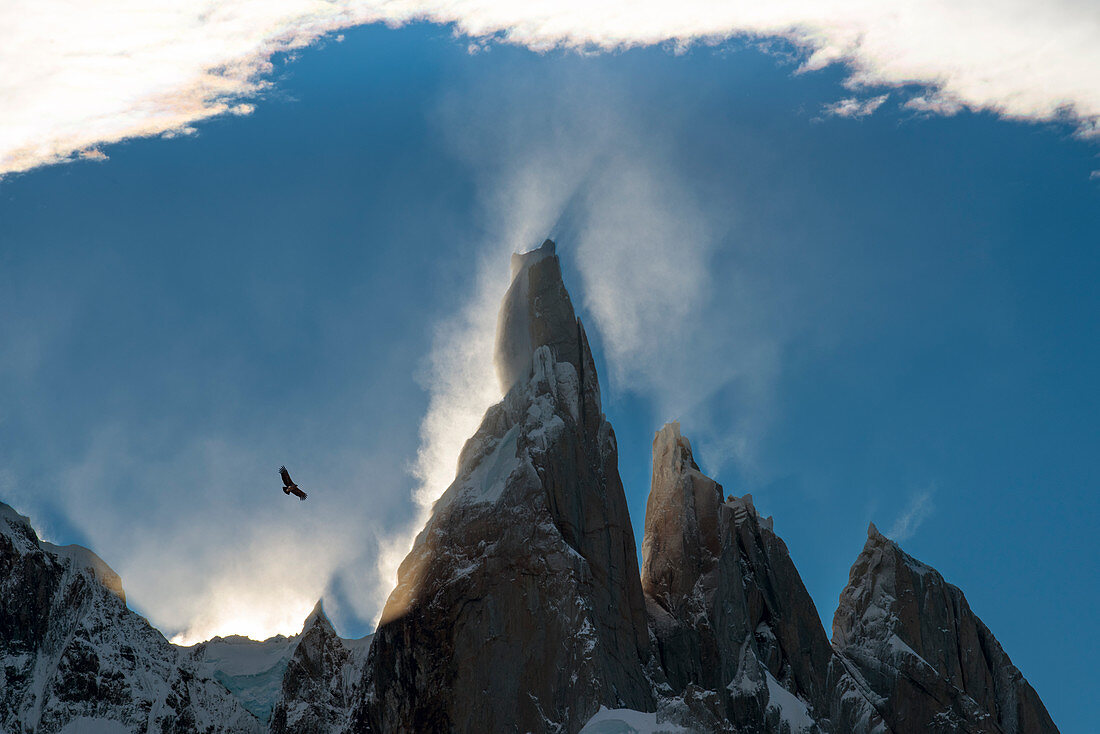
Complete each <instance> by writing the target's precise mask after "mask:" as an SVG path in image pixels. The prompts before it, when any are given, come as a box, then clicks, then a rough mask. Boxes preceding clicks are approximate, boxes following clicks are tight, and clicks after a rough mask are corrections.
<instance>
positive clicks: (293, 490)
mask: <svg viewBox="0 0 1100 734" xmlns="http://www.w3.org/2000/svg"><path fill="white" fill-rule="evenodd" d="M279 475H280V476H281V477H282V478H283V494H292V495H294V496H295V497H297V498H298V499H300V500H304V499H305V498H306V493H305V492H303V491H302V490H301V489H299V488H298V485H297V484H295V483H294V480H293V479H291V478H290V472H288V471H287V470H286V467H285V466H280V467H279Z"/></svg>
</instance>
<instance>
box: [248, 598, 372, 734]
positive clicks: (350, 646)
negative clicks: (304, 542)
mask: <svg viewBox="0 0 1100 734" xmlns="http://www.w3.org/2000/svg"><path fill="white" fill-rule="evenodd" d="M369 646H370V637H369V636H368V637H366V638H363V639H361V640H344V639H342V638H340V637H338V636H337V634H336V631H335V630H334V629H333V628H332V623H331V622H329V620H328V617H326V616H325V611H324V609H323V608H322V607H321V602H317V606H316V607H314V609H313V613H312V614H310V615H309V617H308V618H307V619H306V622H305V625H303V628H302V634H301V635H300V636H299V638H298V644H297V646H296V647H295V649H294V655H293V656H292V657H291V659H290V662H289V663H288V664H287V667H286V672H285V673H284V674H283V682H282V690H281V693H280V696H279V702H278V703H277V704H276V706H275V710H274V713H273V714H272V717H271V727H270V729H269V731H270V732H272V734H336V732H343V731H347V730H348V727H349V726H350V721H349V719H350V716H351V712H352V710H353V708H354V706H355V702H356V700H357V699H358V698H359V695H360V690H359V686H360V684H361V681H362V677H363V663H364V662H365V661H366V656H367V650H368V649H369Z"/></svg>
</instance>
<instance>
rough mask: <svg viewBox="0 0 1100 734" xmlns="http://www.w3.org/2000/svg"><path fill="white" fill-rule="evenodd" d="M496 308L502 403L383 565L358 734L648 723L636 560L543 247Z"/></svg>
mask: <svg viewBox="0 0 1100 734" xmlns="http://www.w3.org/2000/svg"><path fill="white" fill-rule="evenodd" d="M512 267H513V279H512V283H511V286H510V287H509V289H508V292H507V295H506V296H505V299H504V303H503V305H502V307H501V311H500V320H499V324H498V332H497V333H498V338H497V358H496V362H497V369H498V375H499V376H500V380H501V383H502V384H503V385H504V386H505V388H506V390H507V394H506V395H505V398H504V400H502V401H501V402H500V403H498V404H497V405H495V406H493V407H492V408H490V409H489V410H488V411H487V413H486V415H485V418H484V419H483V421H482V424H481V426H480V428H479V429H478V431H477V433H475V435H474V436H473V437H472V438H471V439H470V440H469V441H468V442H467V444H466V446H465V448H464V449H463V452H462V455H461V458H460V461H459V464H460V466H459V471H458V476H457V477H456V479H455V482H454V483H453V484H452V485H451V487H450V488H449V489H448V490H447V491H446V492H445V493H444V494H443V496H442V497H441V498H440V500H439V501H438V502H437V503H436V505H435V507H434V509H433V514H432V517H431V519H430V520H429V521H428V524H427V525H426V526H425V528H424V530H423V532H422V533H421V534H420V535H419V537H418V538H417V540H416V543H415V545H414V547H413V550H412V552H411V553H410V554H409V556H408V557H407V558H406V559H405V561H404V562H403V563H402V565H401V569H400V571H399V574H398V586H397V588H396V589H395V590H394V592H393V594H392V595H391V596H390V599H389V600H388V601H387V603H386V608H385V610H384V611H383V615H382V623H381V624H380V626H379V630H378V632H377V634H376V636H375V639H374V642H373V645H372V648H371V656H370V660H369V662H368V667H367V669H368V673H367V675H368V677H369V678H370V681H369V686H368V694H367V695H366V696H365V698H364V700H363V702H362V705H361V707H360V709H359V711H358V713H357V718H356V721H357V725H358V726H359V728H360V729H361V730H366V731H376V732H387V733H388V732H413V731H455V732H483V731H513V730H518V731H525V732H526V731H533V732H551V731H554V732H557V731H564V732H575V731H578V730H579V729H580V727H581V726H582V725H583V724H584V722H585V721H587V720H588V718H589V717H591V716H592V714H594V713H595V712H596V711H597V710H598V709H599V707H600V706H601V705H602V706H606V707H608V708H620V707H629V708H633V709H637V710H643V711H645V710H650V711H651V710H653V706H654V697H653V692H652V688H651V685H650V682H649V681H648V680H647V678H646V675H645V672H644V666H645V664H646V662H647V660H648V659H649V634H648V630H647V627H646V618H645V607H644V601H643V596H642V591H641V585H640V582H639V574H638V565H637V554H636V549H635V546H634V536H633V532H632V530H631V527H630V518H629V516H628V514H627V509H626V498H625V496H624V493H623V488H622V483H621V481H620V479H619V473H618V455H617V447H616V443H615V434H614V431H612V429H611V425H610V424H609V423H608V422H607V421H606V420H605V419H604V416H603V413H602V412H601V408H600V395H599V387H598V382H597V376H596V370H595V365H594V362H593V360H592V355H591V352H590V351H589V347H588V341H587V338H586V337H585V334H584V329H583V328H582V327H581V325H580V323H579V321H578V320H577V318H576V314H575V312H574V309H573V304H572V302H571V300H570V298H569V294H568V292H567V291H566V289H565V285H564V283H563V282H562V276H561V266H560V263H559V261H558V257H557V255H556V254H555V253H554V245H553V243H552V242H549V241H547V242H546V243H544V245H543V246H542V247H540V248H539V249H538V250H535V251H533V252H531V253H527V254H524V255H517V256H515V257H514V258H513V261H512Z"/></svg>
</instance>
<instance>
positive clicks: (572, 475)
mask: <svg viewBox="0 0 1100 734" xmlns="http://www.w3.org/2000/svg"><path fill="white" fill-rule="evenodd" d="M495 361H496V367H497V375H498V378H499V380H500V382H501V386H502V389H503V391H504V393H505V395H504V398H503V399H502V400H501V401H500V402H499V403H498V404H496V405H494V406H492V407H490V408H489V409H488V410H487V411H486V414H485V416H484V418H483V420H482V422H481V425H480V426H479V428H478V430H477V431H476V432H475V434H474V435H473V436H472V437H471V438H470V439H469V440H468V441H467V443H466V445H465V446H464V448H463V450H462V453H461V457H460V461H459V467H458V471H457V473H456V478H455V481H454V482H453V483H452V485H451V486H450V487H449V488H447V490H446V491H445V492H444V493H443V495H442V496H441V497H440V499H439V500H438V501H437V502H436V504H435V506H434V507H433V509H432V514H431V517H430V518H429V520H428V521H427V523H426V525H425V527H424V529H423V530H422V531H421V533H420V534H419V535H418V537H417V539H416V541H415V543H414V546H413V548H412V550H411V551H410V553H409V555H408V557H406V559H405V560H404V562H403V563H402V564H401V569H400V571H399V576H398V585H397V587H396V588H395V589H394V590H393V592H392V593H391V595H390V597H389V598H388V599H387V601H386V605H385V608H384V610H383V613H382V617H381V621H380V623H379V626H378V629H377V630H376V632H375V633H374V634H373V635H369V636H367V637H365V638H362V639H360V640H345V639H343V638H340V637H339V636H338V635H337V634H336V632H335V630H334V628H333V627H332V624H331V622H330V621H329V620H328V618H327V616H326V615H325V612H324V608H323V605H322V603H321V601H318V603H317V605H316V606H315V607H314V609H313V611H312V612H311V613H310V614H309V616H308V617H307V618H306V620H305V621H304V623H303V630H302V632H301V633H299V634H297V635H293V636H290V637H281V636H279V637H274V638H271V639H269V640H266V641H262V642H258V641H251V640H246V639H244V638H236V637H230V638H215V639H213V640H209V641H206V642H204V643H200V644H198V645H195V646H193V647H191V648H177V647H174V646H172V645H170V644H169V643H168V642H167V641H166V640H164V639H163V636H161V635H160V634H159V632H157V631H156V630H155V629H153V628H152V627H150V626H149V625H148V623H147V622H146V621H145V620H144V619H143V618H141V617H140V615H137V614H136V613H134V612H133V611H131V610H129V609H128V608H127V607H126V604H125V592H124V591H123V589H122V584H121V579H119V578H118V576H117V574H114V572H113V571H112V570H111V569H110V567H109V566H108V565H107V564H106V563H104V562H103V561H102V559H100V558H99V557H98V556H96V555H95V554H94V553H92V552H91V551H88V550H87V549H83V548H80V547H79V546H66V547H64V548H59V547H58V546H53V545H50V544H48V543H44V542H41V541H39V540H38V538H37V536H36V535H35V533H34V531H33V528H32V527H31V524H30V522H29V520H27V518H25V517H23V516H21V515H19V514H18V513H16V512H15V511H14V510H12V509H11V508H9V507H7V506H6V505H3V504H2V503H0V572H2V573H0V632H2V633H3V634H2V635H0V677H2V679H0V683H3V684H4V685H3V686H0V690H3V694H2V697H0V730H3V729H5V728H6V729H11V730H12V731H20V732H25V731H26V732H29V731H38V732H43V734H54V732H61V731H66V732H67V731H76V730H79V727H80V726H84V725H86V724H87V722H101V723H102V722H108V723H112V722H113V723H114V724H117V725H118V729H117V731H135V732H136V731H161V732H183V731H204V732H207V734H221V733H222V732H226V733H227V734H228V733H229V732H234V733H235V732H259V731H264V730H266V731H269V732H272V733H273V734H285V733H288V732H300V733H302V734H337V733H338V732H339V733H342V732H359V733H371V734H374V733H382V732H385V733H386V734H389V732H446V731H456V732H484V731H490V732H496V731H500V732H526V731H531V732H547V733H550V732H553V733H555V734H561V733H563V732H567V733H569V734H575V733H576V732H585V734H607V733H608V732H619V733H625V732H636V733H637V734H645V733H646V732H654V733H655V732H658V731H660V732H730V733H738V734H917V733H918V732H926V731H930V732H942V733H943V734H947V733H948V732H972V733H974V734H978V733H981V734H1048V732H1057V728H1056V727H1055V725H1054V724H1053V722H1052V721H1051V720H1050V717H1049V714H1048V713H1047V712H1046V709H1045V708H1044V707H1043V704H1042V701H1041V700H1040V699H1039V697H1038V694H1036V693H1035V691H1034V689H1033V688H1032V687H1031V686H1030V684H1028V683H1027V681H1026V679H1024V677H1023V675H1022V673H1020V671H1019V670H1018V669H1017V668H1016V667H1015V666H1014V665H1013V664H1012V662H1011V660H1010V659H1009V658H1008V656H1007V654H1005V653H1004V650H1003V649H1002V648H1001V646H1000V644H999V643H998V642H997V640H996V638H995V637H994V636H993V634H992V633H991V632H990V631H989V630H988V628H987V627H986V626H985V625H984V624H983V623H982V621H981V620H980V619H979V618H978V617H977V616H976V615H975V614H974V613H973V612H972V610H970V608H969V605H968V604H967V602H966V599H965V596H964V595H963V593H962V591H961V590H959V589H958V588H957V587H955V586H952V585H951V584H949V583H947V582H946V581H945V580H944V579H943V577H942V576H941V575H940V574H939V573H938V572H937V571H935V569H932V568H931V567H930V566H927V565H926V564H923V563H921V562H920V561H918V560H916V559H915V558H913V557H912V556H910V555H908V554H906V553H905V552H904V551H903V550H901V548H900V546H899V545H898V544H897V543H895V542H894V541H891V540H889V539H888V538H886V537H885V536H883V535H882V534H881V533H879V532H878V530H877V528H875V526H874V525H873V524H872V525H871V526H870V527H869V528H868V538H867V542H866V543H865V545H864V548H863V550H862V551H861V552H860V554H859V555H858V556H857V558H856V560H855V562H854V564H853V566H852V569H851V572H850V575H849V581H848V584H847V585H846V586H845V588H844V590H843V591H842V592H841V594H840V597H839V603H838V606H837V608H836V611H835V613H834V615H833V627H832V636H831V639H830V637H829V635H827V633H826V630H825V626H824V625H823V624H822V620H821V617H820V615H819V614H818V610H817V608H816V606H815V605H814V602H813V600H812V598H811V597H810V596H809V594H808V592H807V591H806V588H805V585H804V584H803V583H802V580H801V578H800V576H799V574H798V570H797V568H796V567H795V565H794V562H793V561H792V559H791V558H790V555H789V553H788V550H787V547H786V544H785V543H784V541H783V539H782V538H781V537H780V536H779V535H778V534H777V533H776V531H775V528H774V523H773V521H772V519H771V518H766V517H763V516H761V515H760V513H759V512H757V510H756V507H755V505H754V502H753V499H752V496H751V495H744V496H742V497H735V496H733V495H726V493H725V490H724V489H723V487H722V486H721V484H719V483H718V482H716V481H715V480H714V479H712V478H710V477H708V476H706V474H704V473H703V472H702V471H701V470H700V469H699V466H698V464H697V463H696V457H695V454H694V452H693V449H692V446H691V442H690V441H689V440H688V438H687V437H686V436H684V435H683V434H682V432H681V430H680V426H679V424H678V423H669V424H667V425H665V426H664V427H662V428H661V429H660V430H658V431H657V432H656V433H655V436H654V441H653V471H652V475H651V487H650V494H649V497H648V500H647V504H646V514H645V519H644V532H643V542H642V547H641V554H640V555H641V563H640V564H639V562H638V557H639V554H638V550H637V548H636V547H635V544H634V543H635V541H634V533H633V530H632V525H631V519H630V516H629V513H628V512H627V508H626V500H625V493H624V490H623V487H622V481H621V479H620V477H619V473H618V446H617V441H616V437H615V432H614V429H613V428H612V426H611V424H610V423H609V422H608V420H607V418H606V416H605V415H604V413H603V410H602V403H601V395H600V386H599V381H598V376H597V374H596V369H595V362H594V359H593V356H592V353H591V350H590V347H589V344H588V339H587V336H586V334H585V331H584V327H583V324H582V323H581V321H580V320H579V319H578V318H577V315H576V313H575V310H574V308H573V305H572V302H571V300H570V297H569V294H568V291H567V289H566V288H565V284H564V281H563V279H562V273H561V266H560V262H559V260H558V256H557V254H556V248H555V245H554V243H553V242H551V241H549V240H547V241H546V242H544V243H543V245H542V246H541V247H539V248H537V249H535V250H533V251H531V252H529V253H524V254H517V255H515V256H513V258H512V283H511V285H510V287H509V289H508V292H507V294H506V295H505V297H504V300H503V303H502V306H501V311H500V317H499V321H498V331H497V340H496V360H495ZM74 599H75V600H76V601H77V602H79V603H76V604H68V603H64V602H65V600H74ZM136 642H140V643H141V644H139V645H137V646H136V647H135V643H136ZM42 671H46V672H45V673H43V672H42ZM50 671H52V672H50ZM104 701H106V703H104ZM72 727H77V729H75V730H74V729H73V728H72ZM112 731H113V730H112Z"/></svg>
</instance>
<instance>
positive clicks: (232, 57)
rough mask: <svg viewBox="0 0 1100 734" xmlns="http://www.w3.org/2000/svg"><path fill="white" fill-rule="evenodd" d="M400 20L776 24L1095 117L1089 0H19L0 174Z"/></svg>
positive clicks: (512, 35)
mask: <svg viewBox="0 0 1100 734" xmlns="http://www.w3.org/2000/svg"><path fill="white" fill-rule="evenodd" d="M412 21H428V22H433V23H439V24H450V25H452V26H453V27H454V29H455V31H456V33H458V34H461V35H464V36H468V37H471V38H474V39H478V40H479V41H481V42H482V43H484V42H493V41H496V42H503V43H512V44H519V45H523V46H527V47H529V48H532V49H535V50H539V51H545V50H549V49H555V48H566V49H577V50H584V51H601V50H615V49H623V48H630V47H635V46H646V45H656V44H669V45H671V46H672V47H673V48H674V49H676V50H680V49H684V48H686V47H689V46H691V45H693V44H715V43H720V42H722V41H724V40H726V39H729V38H733V37H739V36H740V37H749V38H756V39H768V38H782V39H786V40H787V41H790V42H791V43H793V44H795V45H796V46H797V47H798V48H799V49H800V51H801V52H802V54H803V64H802V67H801V68H802V69H804V70H815V69H821V68H823V67H825V66H827V65H829V64H832V63H837V62H841V63H844V64H847V66H848V68H849V76H848V85H849V86H850V87H851V88H852V89H855V90H861V89H870V90H881V88H882V87H901V86H909V85H921V86H923V87H925V89H923V90H922V91H919V92H917V93H915V94H914V96H913V97H912V99H911V101H910V102H909V103H907V106H908V107H910V108H911V109H914V110H917V111H921V112H933V113H937V114H953V113H955V112H958V111H960V110H962V109H972V110H988V111H992V112H994V113H996V114H1000V115H1004V116H1006V117H1010V118H1016V119H1022V120H1033V121H1037V120H1056V119H1060V120H1067V121H1072V122H1073V124H1075V125H1076V126H1077V129H1078V131H1079V133H1080V134H1082V135H1087V136H1088V135H1093V136H1094V135H1097V134H1100V77H1098V75H1097V74H1096V69H1098V68H1100V44H1097V43H1096V39H1097V38H1100V5H1097V4H1096V3H1095V2H1093V0H1050V1H1049V2H1044V3H1036V2H1031V1H1029V0H957V1H956V2H928V1H927V0H893V1H892V2H874V1H873V0H823V1H813V0H779V1H778V2H769V3H764V2H756V3H729V2H719V1H715V0H681V1H680V2H669V1H668V0H660V1H657V0H641V1H637V2H626V0H602V1H601V0H556V1H549V0H540V1H535V2H522V3H517V2H511V0H390V1H384V0H332V1H329V2H324V1H322V0H264V1H260V0H225V1H224V2H218V3H194V2H190V1H188V0H164V1H162V2H158V3H156V4H154V5H150V4H148V3H139V2H136V1H135V0H103V1H102V2H97V3H69V2H63V1H62V0H40V1H36V2H30V1H28V0H16V2H8V3H4V4H3V5H2V6H0V29H3V31H0V41H2V43H0V100H2V104H0V176H2V175H4V174H7V173H13V172H19V171H26V170H29V169H31V168H34V167H37V166H41V165H46V164H50V163H56V162H59V161H64V160H70V159H73V158H74V157H77V156H80V155H81V154H82V153H83V157H92V158H97V157H98V155H97V153H95V152H94V151H96V150H97V146H100V145H103V144H108V143H113V142H117V141H120V140H124V139H127V138H133V137H142V136H150V135H162V134H177V133H179V132H187V131H189V130H191V129H192V126H193V125H194V124H195V123H197V122H199V121H201V120H204V119H206V118H210V117H213V116H217V115H222V114H227V113H235V114H249V113H250V112H252V110H253V106H252V105H251V104H249V103H247V102H245V101H244V100H246V99H248V98H252V97H254V96H256V95H257V94H258V93H260V92H262V91H263V90H264V89H265V87H266V86H267V85H268V84H269V82H268V81H267V80H266V79H265V75H266V74H267V72H269V71H270V69H271V58H272V56H273V55H274V54H276V53H280V52H285V51H291V50H293V49H298V48H302V47H303V46H306V45H308V44H310V43H312V42H313V41H315V40H317V39H318V38H319V37H321V36H322V35H324V34H325V33H329V32H332V31H336V30H338V29H342V28H348V27H352V26H356V25H362V24H366V23H377V22H384V23H388V24H392V25H399V24H404V23H408V22H412ZM475 46H476V47H478V48H480V47H481V46H480V45H475ZM903 104H905V103H903Z"/></svg>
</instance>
